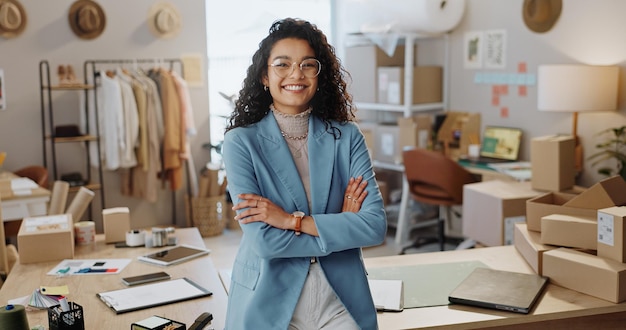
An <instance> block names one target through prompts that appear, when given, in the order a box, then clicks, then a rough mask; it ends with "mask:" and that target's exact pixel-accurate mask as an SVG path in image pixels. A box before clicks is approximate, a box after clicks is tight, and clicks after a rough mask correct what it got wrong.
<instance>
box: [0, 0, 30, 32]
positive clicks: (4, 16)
mask: <svg viewBox="0 0 626 330" xmlns="http://www.w3.org/2000/svg"><path fill="white" fill-rule="evenodd" d="M25 28H26V11H25V10H24V7H22V4H21V3H19V1H17V0H0V36H3V37H5V38H15V37H17V36H18V35H20V33H22V32H23V31H24V29H25Z"/></svg>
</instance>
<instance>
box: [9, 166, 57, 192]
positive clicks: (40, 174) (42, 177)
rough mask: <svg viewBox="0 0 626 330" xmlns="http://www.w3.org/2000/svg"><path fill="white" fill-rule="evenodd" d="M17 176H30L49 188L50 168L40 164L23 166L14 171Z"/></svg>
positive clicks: (40, 184)
mask: <svg viewBox="0 0 626 330" xmlns="http://www.w3.org/2000/svg"><path fill="white" fill-rule="evenodd" d="M13 173H14V174H15V175H17V176H21V177H25V178H29V179H31V180H33V181H35V183H37V184H38V185H39V186H40V187H42V188H48V170H47V169H46V168H45V167H43V166H39V165H31V166H26V167H22V168H20V169H19V170H17V171H15V172H13Z"/></svg>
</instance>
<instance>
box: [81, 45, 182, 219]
mask: <svg viewBox="0 0 626 330" xmlns="http://www.w3.org/2000/svg"><path fill="white" fill-rule="evenodd" d="M146 63H148V64H150V63H151V64H154V65H156V66H162V65H163V64H168V65H169V69H170V71H172V70H174V67H175V66H176V65H178V67H179V71H178V72H179V73H180V76H181V77H183V79H184V78H185V76H184V72H185V71H184V65H183V62H182V60H181V59H178V58H135V59H101V60H86V61H85V62H84V64H83V72H84V73H85V75H84V79H85V84H89V79H90V77H91V81H92V82H93V85H94V87H95V86H96V81H97V79H98V77H99V75H100V70H97V68H98V67H102V66H106V65H122V66H124V64H132V65H133V66H137V65H139V64H146ZM93 94H94V102H95V104H96V105H97V104H98V95H97V93H95V92H94V93H93ZM88 106H89V105H88V104H87V98H85V108H87V107H88ZM95 109H96V111H95V114H96V116H98V107H97V106H96V107H95ZM88 121H89V118H87V122H88ZM96 135H98V136H100V132H99V128H98V126H97V125H96ZM97 148H98V154H100V143H98V144H97ZM190 161H193V160H190ZM185 169H186V173H185V174H186V177H187V192H188V193H190V190H191V173H190V171H189V167H188V166H185ZM98 171H99V175H100V177H103V176H102V175H103V170H102V166H99V168H98ZM102 196H103V197H102V205H104V191H103V193H102ZM176 218H177V217H176V191H172V221H173V223H174V224H175V223H176V222H177V221H176Z"/></svg>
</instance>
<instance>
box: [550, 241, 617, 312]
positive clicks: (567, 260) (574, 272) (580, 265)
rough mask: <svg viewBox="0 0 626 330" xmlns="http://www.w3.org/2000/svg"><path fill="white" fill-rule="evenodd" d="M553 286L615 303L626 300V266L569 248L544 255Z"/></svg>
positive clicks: (551, 251)
mask: <svg viewBox="0 0 626 330" xmlns="http://www.w3.org/2000/svg"><path fill="white" fill-rule="evenodd" d="M543 275H544V276H547V277H549V278H550V283H552V284H556V285H558V286H562V287H564V288H568V289H570V290H574V291H578V292H581V293H584V294H588V295H590V296H594V297H597V298H600V299H604V300H608V301H610V302H613V303H620V302H622V301H624V300H626V264H623V263H621V262H617V261H615V260H610V259H606V258H601V257H598V256H595V255H592V254H588V253H584V252H581V251H577V250H574V249H569V248H558V249H554V250H550V251H546V252H544V253H543Z"/></svg>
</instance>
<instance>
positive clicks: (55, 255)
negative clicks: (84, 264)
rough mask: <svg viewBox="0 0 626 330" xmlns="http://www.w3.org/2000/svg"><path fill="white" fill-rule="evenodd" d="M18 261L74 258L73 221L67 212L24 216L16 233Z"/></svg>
mask: <svg viewBox="0 0 626 330" xmlns="http://www.w3.org/2000/svg"><path fill="white" fill-rule="evenodd" d="M17 246H18V253H19V255H20V260H19V261H20V263H22V264H28V263H35V262H44V261H54V260H63V259H73V258H74V222H73V221H72V215H71V214H69V213H66V214H58V215H48V216H40V217H30V218H24V220H23V221H22V226H20V231H19V232H18V233H17Z"/></svg>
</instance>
